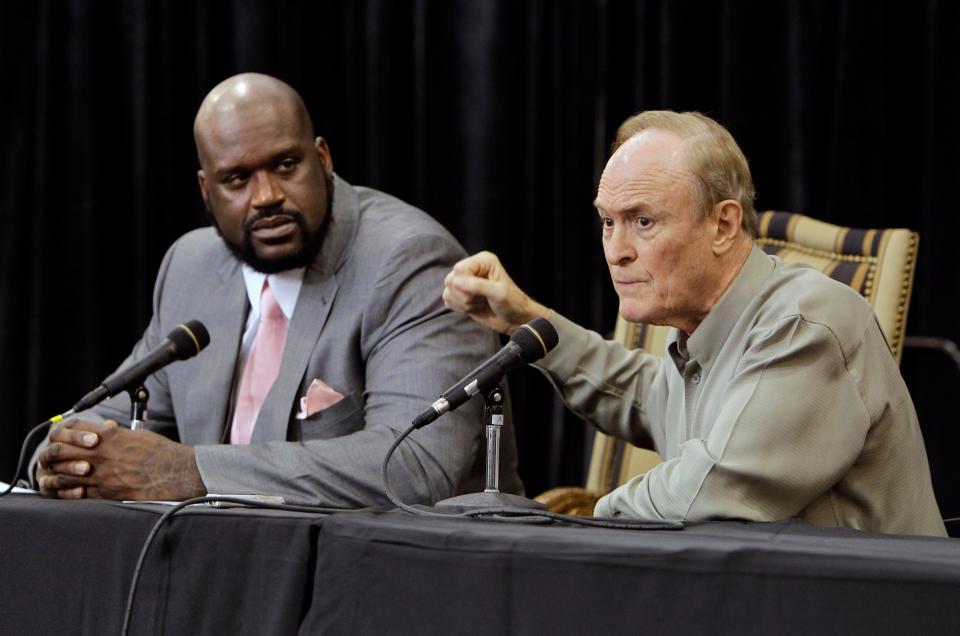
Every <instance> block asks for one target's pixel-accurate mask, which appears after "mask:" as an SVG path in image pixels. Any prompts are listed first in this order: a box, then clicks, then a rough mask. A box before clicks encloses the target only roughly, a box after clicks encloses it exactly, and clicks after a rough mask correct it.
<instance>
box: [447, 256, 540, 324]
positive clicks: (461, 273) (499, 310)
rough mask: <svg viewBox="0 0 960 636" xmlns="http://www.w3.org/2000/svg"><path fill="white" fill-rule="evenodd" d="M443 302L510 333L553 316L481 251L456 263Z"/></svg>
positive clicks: (496, 260) (497, 263)
mask: <svg viewBox="0 0 960 636" xmlns="http://www.w3.org/2000/svg"><path fill="white" fill-rule="evenodd" d="M443 304H444V305H446V306H447V307H449V308H450V309H453V310H455V311H459V312H461V313H465V314H467V315H468V316H470V317H471V318H473V319H474V320H476V321H477V322H479V323H480V324H482V325H485V326H487V327H489V328H490V329H493V330H494V331H499V332H500V333H505V334H508V335H509V334H512V333H513V332H514V331H516V330H517V329H519V328H520V326H521V325H523V324H524V323H527V322H530V321H531V320H533V319H534V318H548V317H549V315H550V310H549V309H547V308H546V307H544V306H543V305H541V304H540V303H538V302H536V301H535V300H533V299H532V298H530V297H529V296H527V294H525V293H524V292H523V290H522V289H520V288H519V287H517V285H516V283H514V282H513V279H511V278H510V275H509V274H507V270H505V269H504V268H503V265H501V264H500V259H499V258H497V256H496V255H495V254H492V253H491V252H479V253H477V254H474V255H473V256H469V257H467V258H465V259H463V260H462V261H460V262H459V263H457V264H456V265H454V266H453V270H452V271H451V272H450V273H449V274H447V277H446V279H444V290H443Z"/></svg>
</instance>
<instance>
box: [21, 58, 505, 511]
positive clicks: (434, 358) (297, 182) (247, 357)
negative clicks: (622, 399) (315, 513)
mask: <svg viewBox="0 0 960 636" xmlns="http://www.w3.org/2000/svg"><path fill="white" fill-rule="evenodd" d="M194 135H195V138H196V143H197V153H198V156H199V160H200V166H201V168H200V171H199V172H198V173H197V176H198V179H199V183H200V191H201V194H202V195H203V200H204V202H205V204H206V207H207V209H208V211H209V216H210V219H211V221H212V223H213V225H214V228H205V229H201V230H196V231H193V232H190V233H188V234H186V235H185V236H183V237H182V238H181V239H180V240H178V241H177V242H176V243H175V244H174V245H173V246H172V247H171V248H170V250H169V251H168V253H167V255H166V257H165V259H164V261H163V264H162V265H161V267H160V273H159V276H158V278H157V284H156V289H155V293H154V302H153V311H154V313H153V318H152V320H151V322H150V325H149V326H148V327H147V330H146V332H145V333H144V336H143V338H142V340H141V341H140V342H139V343H138V344H137V345H136V347H135V348H134V350H133V353H132V355H131V356H130V359H129V360H128V361H130V360H136V359H138V358H141V357H142V356H143V355H145V354H146V353H147V352H148V351H150V350H151V349H153V348H154V347H156V346H157V345H158V344H159V342H160V341H161V340H162V339H163V337H164V335H165V334H167V333H168V332H169V331H170V330H171V329H173V328H174V327H175V325H176V324H177V323H180V322H183V321H185V320H188V319H193V318H196V319H199V320H201V321H202V322H203V323H205V325H206V326H207V328H208V330H209V332H210V339H211V344H210V346H209V347H208V348H207V349H206V350H205V351H203V352H202V353H201V354H200V355H199V356H198V358H197V359H196V360H191V361H188V362H181V363H177V364H174V365H171V366H169V367H167V368H166V369H164V370H162V371H160V372H158V373H156V374H155V375H153V376H152V377H151V378H149V379H148V381H147V383H146V386H147V388H148V390H149V391H150V394H151V398H150V404H149V411H148V412H149V419H148V421H147V423H146V428H147V430H137V431H131V430H129V429H127V428H123V427H118V426H117V424H116V422H118V421H123V420H124V419H125V418H126V417H127V416H128V413H129V399H128V398H127V396H125V395H123V396H118V397H117V398H114V399H112V400H109V401H107V402H105V403H103V404H102V405H100V406H99V407H97V408H96V409H94V410H93V411H91V412H85V413H81V414H80V415H79V416H78V417H77V419H75V420H73V421H71V422H67V423H66V424H65V425H63V426H60V427H57V428H56V429H54V430H53V431H52V432H51V433H50V435H49V440H48V443H47V444H46V445H45V446H44V447H43V448H42V449H41V451H40V453H39V469H38V471H37V480H38V482H39V487H40V489H41V492H42V493H43V494H45V495H48V496H56V497H70V498H76V497H83V496H87V497H104V498H111V499H184V498H188V497H191V496H196V495H203V494H206V493H208V492H209V493H218V494H244V493H261V494H275V495H282V496H284V497H285V498H286V499H287V501H290V502H296V503H306V504H319V505H326V506H364V505H371V504H377V503H381V502H385V501H386V498H385V496H384V495H383V493H382V488H381V483H380V464H381V461H382V460H383V457H384V454H385V453H386V451H387V449H388V447H389V446H390V444H391V443H392V442H393V440H394V439H396V436H397V434H398V431H402V430H403V429H404V428H406V426H407V425H408V424H409V423H410V421H411V420H412V419H413V417H414V416H415V415H416V414H417V413H419V412H420V411H421V410H422V409H423V408H424V407H425V406H426V405H429V404H430V403H431V402H432V401H433V399H434V398H435V396H436V395H437V394H438V393H439V392H440V391H442V390H443V389H445V388H446V387H448V386H449V385H451V384H453V383H454V382H456V381H457V380H458V379H459V378H460V377H461V376H462V375H463V373H464V372H466V371H468V370H469V369H471V368H473V367H475V366H477V365H478V364H479V363H480V362H482V361H483V360H484V359H485V358H486V357H487V356H489V355H490V354H492V353H493V352H494V351H495V350H496V348H497V347H498V342H497V338H496V337H495V336H494V335H493V334H491V333H489V332H487V331H486V330H483V329H482V328H481V327H479V326H477V325H475V324H473V323H472V322H471V321H470V320H468V319H466V318H465V317H463V316H459V315H457V314H455V313H453V312H450V311H448V310H446V309H444V308H443V306H442V305H441V303H440V299H439V298H437V296H436V294H435V293H431V292H430V290H432V289H434V290H435V289H436V288H437V287H439V286H440V284H441V281H442V280H443V276H444V274H445V273H446V272H447V271H448V270H449V268H450V267H451V266H452V265H453V264H454V263H455V262H456V261H457V260H458V259H460V258H462V257H463V256H465V253H464V252H463V250H462V248H461V247H460V246H459V245H458V244H457V243H456V241H455V240H454V239H453V237H451V236H450V235H449V234H448V233H447V232H446V231H445V230H444V229H443V228H442V227H440V226H439V225H438V224H437V223H436V222H434V221H433V220H432V219H430V218H429V217H428V216H427V215H425V214H424V213H423V212H421V211H419V210H416V209H414V208H412V207H410V206H409V205H406V204H405V203H403V202H401V201H399V200H397V199H394V198H392V197H390V196H388V195H386V194H383V193H380V192H377V191H375V190H370V189H366V188H359V187H353V186H351V185H350V184H348V183H347V182H345V181H344V180H343V179H341V178H339V177H338V176H336V175H335V174H334V173H333V160H332V158H331V154H330V150H329V148H328V147H327V144H326V142H325V141H324V140H323V138H322V137H316V138H314V133H313V124H312V123H311V121H310V117H309V115H308V113H307V110H306V107H305V106H304V104H303V101H302V100H301V98H300V96H299V95H298V94H297V93H296V92H295V91H294V90H293V89H292V88H291V87H289V86H287V85H286V84H284V83H283V82H280V81H279V80H276V79H274V78H271V77H267V76H264V75H257V74H244V75H238V76H236V77H232V78H230V79H227V80H226V81H224V82H223V83H221V84H220V85H218V86H217V87H215V88H214V89H213V90H212V91H211V92H210V94H209V95H207V97H206V99H205V100H204V101H203V104H202V105H201V106H200V110H199V112H198V114H197V117H196V121H195V124H194ZM218 235H219V236H218ZM481 408H482V405H480V404H479V403H477V404H471V405H468V406H467V407H465V408H463V409H461V410H459V411H457V412H455V413H451V414H449V415H447V416H446V417H445V418H443V420H440V421H438V422H436V423H434V424H433V425H431V426H430V427H428V428H424V429H423V430H422V431H421V432H420V433H419V434H418V435H414V436H412V438H411V439H410V440H409V443H407V444H404V445H403V446H401V448H400V450H399V454H398V456H397V459H399V461H396V462H395V466H394V464H393V463H392V464H391V481H392V483H393V484H394V485H395V487H396V489H397V491H398V493H399V495H400V496H401V497H402V498H403V499H405V500H407V501H409V502H421V503H424V502H433V501H436V500H438V499H442V498H446V497H449V496H452V495H455V494H458V493H463V492H471V491H476V490H480V489H482V485H481V484H482V483H483V457H482V456H480V457H477V453H476V452H475V451H476V450H477V448H478V446H479V438H480V432H481V431H482V428H483V426H482V417H481ZM504 451H505V455H504V465H503V468H502V471H503V475H504V478H503V482H502V483H503V489H504V490H505V491H508V492H517V491H519V490H520V489H521V487H520V484H519V480H518V478H517V475H516V454H515V445H514V441H513V435H512V430H510V431H507V435H506V443H505V445H504ZM481 455H482V454H481Z"/></svg>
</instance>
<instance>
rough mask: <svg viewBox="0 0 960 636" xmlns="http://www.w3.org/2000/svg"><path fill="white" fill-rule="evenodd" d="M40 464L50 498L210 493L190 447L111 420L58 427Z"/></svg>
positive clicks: (174, 496)
mask: <svg viewBox="0 0 960 636" xmlns="http://www.w3.org/2000/svg"><path fill="white" fill-rule="evenodd" d="M39 465H40V468H38V470H37V481H38V482H39V485H40V492H41V493H42V494H43V495H45V496H48V497H59V498H62V499H78V498H81V497H84V496H87V497H99V498H104V499H173V500H179V499H187V498H189V497H195V496H200V495H203V494H205V493H206V489H205V488H204V486H203V481H202V480H201V479H200V472H199V471H198V470H197V464H196V460H195V458H194V454H193V449H192V448H190V447H189V446H185V445H183V444H178V443H176V442H172V441H170V440H168V439H167V438H165V437H163V436H162V435H157V434H156V433H153V432H151V431H146V430H139V431H131V430H129V429H126V428H120V427H118V426H117V423H116V422H114V421H112V420H107V421H106V422H105V423H103V424H95V423H93V422H85V421H82V420H71V421H69V422H66V423H65V424H62V425H61V426H58V427H57V428H55V429H54V430H53V431H51V432H50V444H49V446H47V448H45V449H44V450H43V451H42V452H41V453H40V457H39Z"/></svg>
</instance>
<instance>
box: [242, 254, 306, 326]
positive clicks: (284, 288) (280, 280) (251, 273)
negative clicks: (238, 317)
mask: <svg viewBox="0 0 960 636" xmlns="http://www.w3.org/2000/svg"><path fill="white" fill-rule="evenodd" d="M242 270H243V283H244V285H246V287H247V298H248V299H249V300H250V311H251V312H252V313H254V314H256V315H259V314H260V293H261V292H262V291H263V283H264V281H269V282H270V287H271V289H273V295H274V297H276V299H277V304H279V305H280V309H281V310H283V315H284V316H286V318H287V320H288V321H289V320H290V319H291V318H293V310H294V309H296V307H297V298H298V297H299V296H300V288H301V287H302V286H303V273H304V271H305V268H303V267H298V268H296V269H288V270H286V271H283V272H278V273H276V274H270V275H267V274H264V273H263V272H258V271H257V270H255V269H253V268H252V267H250V266H249V265H247V264H246V263H244V264H243V266H242Z"/></svg>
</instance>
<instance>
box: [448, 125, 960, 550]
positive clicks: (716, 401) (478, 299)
mask: <svg viewBox="0 0 960 636" xmlns="http://www.w3.org/2000/svg"><path fill="white" fill-rule="evenodd" d="M753 196H754V189H753V184H752V180H751V177H750V171H749V167H748V165H747V161H746V159H745V158H744V156H743V154H742V152H741V151H740V149H739V147H738V146H737V144H736V142H735V141H734V140H733V138H732V137H731V135H730V133H729V132H727V130H726V129H724V128H723V127H722V126H720V125H719V124H717V123H716V122H715V121H713V120H711V119H709V118H708V117H705V116H703V115H700V114H697V113H673V112H664V111H659V112H658V111H650V112H644V113H640V114H639V115H636V116H635V117H632V118H631V119H629V120H627V121H626V122H625V123H624V124H623V126H621V128H620V130H619V131H618V136H617V142H616V144H615V146H614V152H613V154H612V156H611V157H610V160H609V161H608V162H607V165H606V168H605V169H604V171H603V175H602V176H601V178H600V184H599V187H598V190H597V199H596V202H595V206H596V209H597V212H598V214H599V217H600V226H601V235H602V241H603V250H604V255H605V257H606V261H607V264H608V266H609V269H610V276H611V278H612V279H613V284H614V287H615V288H616V291H617V295H618V296H619V298H620V313H621V315H622V316H623V317H624V318H626V319H628V320H632V321H640V322H648V323H652V324H658V325H669V326H671V327H674V328H675V329H674V330H672V332H671V336H670V338H669V340H668V346H667V352H666V355H665V356H664V357H663V358H658V357H656V356H653V355H651V354H649V353H647V352H644V351H628V350H627V349H625V348H624V347H622V346H620V345H618V344H616V343H613V342H609V341H605V340H603V339H602V338H601V337H600V336H599V335H597V334H596V333H593V332H591V331H587V330H585V329H583V328H581V327H578V326H577V325H575V324H573V323H571V322H570V321H568V320H566V319H565V318H563V317H562V316H560V315H558V314H557V313H555V312H552V311H550V310H549V309H547V308H546V307H544V306H543V305H541V304H540V303H537V302H536V301H534V300H532V299H531V298H529V297H528V296H527V295H526V294H524V293H523V292H522V291H521V290H520V289H519V288H518V287H517V286H516V285H515V284H514V283H513V282H512V281H511V280H510V277H509V276H508V275H507V273H506V272H505V271H504V269H503V267H502V266H501V264H500V263H499V261H498V260H497V258H496V257H495V256H494V255H492V254H489V253H480V254H477V255H475V256H472V257H470V258H467V259H465V260H463V261H461V262H460V263H458V264H457V265H456V266H455V267H454V269H453V271H452V272H451V273H450V274H449V275H448V276H447V279H446V288H445V290H444V294H443V297H444V301H445V303H446V304H447V305H448V306H449V307H452V308H455V309H457V310H459V311H462V312H465V313H467V314H468V315H470V316H472V317H473V318H474V319H476V320H477V321H479V322H481V323H482V324H484V325H487V326H488V327H491V328H493V329H495V330H497V331H500V332H503V333H510V332H511V331H512V330H514V329H516V328H517V327H518V325H520V324H523V323H524V322H526V321H528V320H530V319H531V318H533V317H537V316H542V317H546V318H548V319H549V320H551V321H552V322H553V324H554V325H555V326H556V327H557V331H558V332H559V334H560V343H561V344H560V346H559V347H558V348H557V349H555V350H554V351H553V352H552V353H550V354H549V355H548V356H547V357H546V358H544V360H543V361H542V362H541V363H540V365H539V366H540V368H541V370H542V371H544V372H545V373H546V375H547V376H548V377H549V379H550V380H551V382H553V384H554V385H555V386H556V387H557V389H558V390H559V391H560V392H561V394H562V396H563V398H564V400H565V401H566V403H567V405H568V406H569V407H570V408H571V409H573V410H574V411H575V412H576V413H578V414H579V415H580V416H582V417H583V418H584V419H586V420H587V421H589V422H591V423H593V424H594V425H596V426H597V427H599V428H600V429H601V430H603V431H604V432H607V433H610V434H612V435H616V436H618V437H621V438H624V439H626V440H628V441H630V442H632V443H634V444H638V445H645V446H648V447H649V446H652V447H653V448H654V449H656V450H657V451H658V452H659V453H660V454H661V455H662V456H663V458H664V462H663V463H661V464H659V465H658V466H656V467H654V468H653V469H651V470H650V471H649V472H647V473H646V474H645V475H642V476H640V477H636V478H634V479H632V480H631V481H629V482H628V483H626V484H625V485H623V486H621V487H620V488H617V489H616V490H614V491H613V492H612V493H610V494H609V495H607V496H605V497H603V498H602V499H601V500H600V501H599V502H598V503H597V507H596V514H597V515H599V516H617V515H625V516H633V517H643V518H650V519H677V520H685V521H698V520H704V519H717V518H736V519H749V520H757V521H772V520H776V519H783V518H786V517H791V516H798V517H800V518H802V519H805V520H807V521H809V522H810V523H812V524H815V525H819V526H847V527H854V528H861V529H864V530H868V531H876V532H890V533H910V534H931V535H945V530H944V525H943V522H942V521H941V518H940V513H939V511H938V509H937V504H936V501H935V500H934V496H933V491H932V488H931V484H930V473H929V469H928V466H927V458H926V453H925V451H924V447H923V440H922V438H921V436H920V430H919V427H918V425H917V419H916V414H915V412H914V409H913V405H912V403H911V400H910V396H909V394H908V392H907V389H906V386H905V385H904V383H903V380H902V378H901V377H900V373H899V369H898V367H897V364H896V362H895V360H894V358H893V356H892V355H891V353H890V349H889V347H888V346H887V343H886V341H885V339H884V337H883V334H882V333H881V331H880V328H879V326H878V324H877V322H876V319H875V317H874V315H873V312H872V310H871V308H870V306H869V305H868V304H867V303H866V302H865V301H864V299H863V298H862V297H860V296H859V295H858V294H857V293H855V292H854V291H853V290H851V289H850V288H848V287H847V286H845V285H842V284H839V283H837V282H835V281H833V280H831V279H830V278H828V277H826V276H824V275H823V274H821V273H820V272H818V271H817V270H814V269H812V268H809V267H805V266H802V265H788V264H785V263H783V262H781V261H780V260H778V259H776V258H773V257H770V256H767V255H766V254H764V252H763V251H761V250H760V249H759V248H758V247H756V246H755V245H754V243H753V236H754V234H755V232H756V224H757V221H756V213H755V211H754V209H753Z"/></svg>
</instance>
